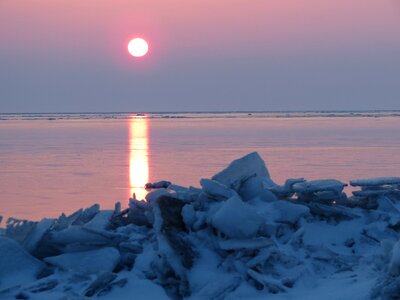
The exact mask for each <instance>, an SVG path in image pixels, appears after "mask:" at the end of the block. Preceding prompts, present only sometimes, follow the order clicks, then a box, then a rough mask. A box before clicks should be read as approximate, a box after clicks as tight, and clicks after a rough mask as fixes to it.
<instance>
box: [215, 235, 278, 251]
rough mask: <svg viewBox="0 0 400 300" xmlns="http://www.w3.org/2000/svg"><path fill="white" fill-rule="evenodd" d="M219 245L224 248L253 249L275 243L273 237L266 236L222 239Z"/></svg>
mask: <svg viewBox="0 0 400 300" xmlns="http://www.w3.org/2000/svg"><path fill="white" fill-rule="evenodd" d="M218 245H219V247H220V248H221V249H222V250H252V249H260V248H265V247H268V246H272V245H275V243H274V242H273V241H272V240H271V239H267V238H264V237H259V238H253V239H231V240H220V241H218Z"/></svg>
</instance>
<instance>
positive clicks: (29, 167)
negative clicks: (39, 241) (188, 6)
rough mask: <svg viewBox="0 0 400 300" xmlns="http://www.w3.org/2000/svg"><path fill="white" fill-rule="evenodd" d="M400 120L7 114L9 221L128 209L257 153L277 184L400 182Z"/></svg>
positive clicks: (2, 206)
mask: <svg viewBox="0 0 400 300" xmlns="http://www.w3.org/2000/svg"><path fill="white" fill-rule="evenodd" d="M399 116H400V114H398V112H368V113H357V112H343V113H334V114H333V113H329V112H328V113H324V112H322V113H315V112H308V113H285V112H282V113H252V114H248V113H225V114H222V113H218V114H213V113H207V114H152V115H145V116H142V115H139V116H137V115H133V114H52V115H49V114H29V115H28V114H25V115H0V119H1V120H0V215H3V216H15V217H19V218H29V219H40V218H42V217H45V216H47V217H55V216H57V215H59V214H60V213H61V212H66V213H70V212H73V211H75V210H76V209H78V208H80V207H86V206H89V205H91V204H93V203H99V204H101V206H102V207H104V208H112V207H113V206H114V203H115V202H116V201H121V202H122V203H123V205H126V203H127V201H128V198H129V197H130V196H131V195H132V194H133V193H135V194H136V196H137V197H138V198H142V197H144V195H145V192H144V190H143V189H142V188H141V187H142V186H143V185H144V184H145V183H146V182H148V181H157V180H163V179H165V180H170V181H172V182H174V183H175V184H180V185H185V186H187V185H194V186H198V185H199V184H198V181H199V179H200V178H202V177H211V176H212V175H213V174H214V173H216V172H218V171H219V170H221V169H222V168H224V167H225V166H226V165H227V164H228V163H229V162H230V161H231V160H233V159H235V158H238V157H240V156H242V155H245V154H247V153H249V152H251V151H258V152H259V153H260V154H261V156H262V157H263V158H264V160H265V161H266V163H267V166H268V168H269V171H270V173H271V176H272V178H273V179H274V180H275V181H276V182H277V183H283V182H284V181H285V179H287V178H291V177H304V178H306V179H322V178H336V179H340V180H342V181H344V182H348V181H349V180H350V179H356V178H362V177H372V176H389V175H392V176H396V175H397V176H400V173H399V172H400V171H399V170H400V168H399V167H400V117H399Z"/></svg>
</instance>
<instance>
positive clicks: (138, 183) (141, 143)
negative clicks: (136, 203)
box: [129, 117, 149, 200]
mask: <svg viewBox="0 0 400 300" xmlns="http://www.w3.org/2000/svg"><path fill="white" fill-rule="evenodd" d="M147 127H148V119H147V118H143V117H133V118H132V119H130V120H129V184H130V197H132V195H133V194H135V195H136V199H139V200H141V199H144V197H145V196H146V194H147V192H146V190H145V189H144V185H145V184H146V183H147V182H149V144H148V130H147Z"/></svg>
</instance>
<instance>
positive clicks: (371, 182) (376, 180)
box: [350, 177, 400, 187]
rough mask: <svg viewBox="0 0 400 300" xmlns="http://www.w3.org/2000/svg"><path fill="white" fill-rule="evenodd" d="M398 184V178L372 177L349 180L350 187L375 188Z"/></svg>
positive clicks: (399, 178)
mask: <svg viewBox="0 0 400 300" xmlns="http://www.w3.org/2000/svg"><path fill="white" fill-rule="evenodd" d="M394 184H400V177H373V178H365V179H358V180H350V185H351V186H361V187H374V186H375V187H376V186H384V185H394Z"/></svg>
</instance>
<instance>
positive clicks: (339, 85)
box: [0, 0, 400, 113]
mask: <svg viewBox="0 0 400 300" xmlns="http://www.w3.org/2000/svg"><path fill="white" fill-rule="evenodd" d="M134 37H142V38H144V39H145V40H147V42H148V43H149V47H150V48H149V52H148V54H147V55H146V56H144V57H142V58H135V57H132V56H130V55H129V53H128V51H127V45H128V42H129V41H130V40H131V39H132V38H134ZM346 109H350V110H357V109H362V110H364V109H400V1H398V0H383V1H377V0H353V1H349V0H335V1H332V0H291V1H289V0H252V1H248V0H247V1H245V0H213V1H210V0H180V1H178V0H175V1H165V0H162V1H159V0H157V1H150V0H141V1H137V0H130V1H129V0H125V1H122V0H115V1H104V0H84V1H83V0H79V1H78V0H57V1H54V0H37V1H16V0H0V113H7V112H81V111H85V112H105V111H111V112H118V111H125V112H127V111H132V112H134V111H214V110H225V111H226V110H229V111H233V110H346Z"/></svg>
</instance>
